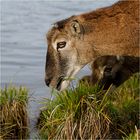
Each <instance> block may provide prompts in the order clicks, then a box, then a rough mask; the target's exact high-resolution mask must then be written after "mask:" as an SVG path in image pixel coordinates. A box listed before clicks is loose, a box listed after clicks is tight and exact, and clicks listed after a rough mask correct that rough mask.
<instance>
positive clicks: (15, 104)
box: [0, 86, 28, 139]
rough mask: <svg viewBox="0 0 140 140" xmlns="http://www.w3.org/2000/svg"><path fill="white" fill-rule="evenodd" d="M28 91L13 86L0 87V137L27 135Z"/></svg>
mask: <svg viewBox="0 0 140 140" xmlns="http://www.w3.org/2000/svg"><path fill="white" fill-rule="evenodd" d="M27 101H28V91H27V89H26V88H24V87H20V88H16V87H14V86H9V87H8V88H7V87H5V88H4V89H0V128H1V129H0V139H24V138H26V137H27V135H28V117H27Z"/></svg>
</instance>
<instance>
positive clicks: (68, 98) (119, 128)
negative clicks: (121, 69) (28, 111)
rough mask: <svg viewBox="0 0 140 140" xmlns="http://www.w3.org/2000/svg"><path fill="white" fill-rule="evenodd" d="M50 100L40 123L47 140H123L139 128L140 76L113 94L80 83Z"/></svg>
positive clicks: (46, 104) (136, 76) (130, 80)
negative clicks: (116, 139)
mask: <svg viewBox="0 0 140 140" xmlns="http://www.w3.org/2000/svg"><path fill="white" fill-rule="evenodd" d="M55 94H56V96H55V99H53V100H49V99H46V101H45V103H44V108H43V110H42V111H41V114H40V118H39V120H38V128H39V131H40V137H41V138H44V139H112V138H113V139H114V138H118V139H120V138H121V139H122V138H123V137H128V136H129V134H130V133H132V134H133V133H134V130H135V127H137V128H138V127H139V122H138V120H139V119H138V116H139V99H140V98H139V75H135V76H133V77H132V78H130V79H129V80H128V81H126V82H125V83H124V84H123V85H121V86H120V87H119V88H117V89H115V90H114V91H113V92H111V88H110V89H109V90H108V91H103V90H102V89H100V88H99V87H98V85H95V86H94V87H91V86H88V85H87V84H85V85H84V84H80V85H79V87H78V88H76V89H75V90H67V91H64V92H62V93H55Z"/></svg>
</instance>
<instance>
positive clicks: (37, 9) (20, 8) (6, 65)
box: [0, 0, 117, 137]
mask: <svg viewBox="0 0 140 140" xmlns="http://www.w3.org/2000/svg"><path fill="white" fill-rule="evenodd" d="M115 1H117V0H106V1H105V0H104V1H103V0H101V1H92V0H90V1H87V0H78V1H75V0H65V1H64V0H61V1H59V0H57V1H54V0H52V1H51V0H49V1H48V0H40V1H39V0H31V1H30V0H12V1H11V0H1V3H0V5H1V28H0V29H1V59H0V63H1V81H0V83H1V87H4V85H8V84H9V83H12V84H15V85H25V86H27V87H28V88H29V91H30V95H32V96H31V98H30V101H29V113H30V116H31V128H33V125H34V121H36V119H35V118H36V117H37V115H38V113H39V112H38V110H39V107H40V105H39V103H38V101H40V100H41V99H42V98H44V97H47V98H50V96H51V94H50V89H49V88H47V87H46V86H45V83H44V66H45V55H46V50H47V43H46V41H45V34H46V32H47V31H48V29H49V28H50V27H51V24H52V23H54V22H56V21H57V20H60V19H64V18H66V17H69V16H71V15H74V14H80V13H82V12H86V11H91V10H94V9H96V8H98V7H102V6H106V5H110V4H112V3H114V2H115ZM88 72H89V71H88V70H87V69H83V71H81V73H79V75H78V76H79V77H80V76H81V75H83V74H85V73H88ZM33 120H34V121H33ZM31 137H33V136H31Z"/></svg>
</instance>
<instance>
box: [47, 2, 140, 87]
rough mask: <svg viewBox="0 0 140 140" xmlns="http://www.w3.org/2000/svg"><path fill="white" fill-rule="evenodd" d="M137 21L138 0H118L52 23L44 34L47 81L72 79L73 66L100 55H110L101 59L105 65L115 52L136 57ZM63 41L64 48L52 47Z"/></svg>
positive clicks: (54, 83)
mask: <svg viewBox="0 0 140 140" xmlns="http://www.w3.org/2000/svg"><path fill="white" fill-rule="evenodd" d="M139 23H140V21H139V0H135V1H131V0H130V1H119V2H117V3H115V4H113V5H112V6H109V7H105V8H101V9H97V10H96V11H92V12H89V13H84V14H81V15H78V16H72V17H70V18H68V19H65V20H62V21H59V22H57V23H55V25H54V27H53V28H52V29H50V31H49V32H48V34H47V41H48V52H47V56H46V68H45V71H46V75H45V79H46V84H47V85H51V86H52V87H54V88H57V86H58V85H59V87H60V86H61V83H62V82H63V81H66V80H64V79H63V78H62V77H68V78H71V77H72V76H73V75H74V74H75V72H76V69H77V71H78V69H79V68H82V67H83V66H85V65H86V64H88V63H91V62H93V61H94V60H95V59H96V58H99V57H101V56H113V57H112V58H109V59H106V58H102V59H104V61H105V62H106V64H108V60H109V61H110V60H111V59H112V60H113V58H114V57H115V56H116V55H120V56H125V57H127V56H131V57H139V29H140V27H139ZM62 40H64V41H65V42H66V44H68V45H67V47H64V48H60V49H56V48H54V47H56V46H57V44H58V43H59V42H62ZM127 59H128V58H126V60H127ZM128 60H129V59H128ZM114 62H115V61H114ZM95 63H96V62H95ZM116 63H118V62H116ZM126 64H127V66H128V68H129V67H131V66H132V64H131V65H129V64H128V63H126ZM94 65H95V64H94ZM114 65H115V64H114ZM114 65H113V67H114ZM101 66H102V64H101ZM134 67H137V64H135V63H134ZM93 68H94V69H95V71H96V67H93ZM94 69H93V73H94ZM70 70H71V71H70ZM95 73H96V72H95ZM93 76H94V75H93Z"/></svg>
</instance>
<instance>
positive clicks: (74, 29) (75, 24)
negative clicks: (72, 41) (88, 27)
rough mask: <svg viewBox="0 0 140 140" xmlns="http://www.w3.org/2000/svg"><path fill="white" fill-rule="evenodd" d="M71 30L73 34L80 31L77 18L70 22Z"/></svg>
mask: <svg viewBox="0 0 140 140" xmlns="http://www.w3.org/2000/svg"><path fill="white" fill-rule="evenodd" d="M71 32H72V34H73V35H78V34H80V33H81V25H80V24H79V22H78V21H77V20H73V21H72V22H71Z"/></svg>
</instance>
